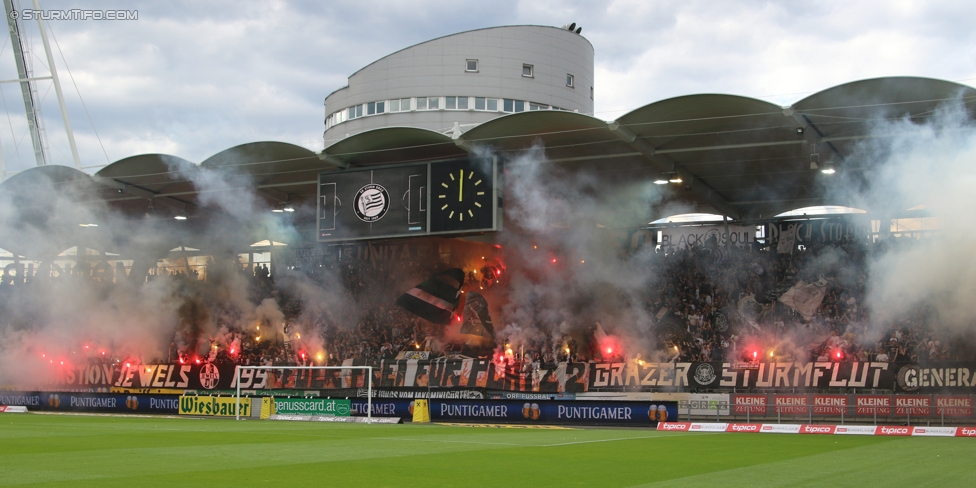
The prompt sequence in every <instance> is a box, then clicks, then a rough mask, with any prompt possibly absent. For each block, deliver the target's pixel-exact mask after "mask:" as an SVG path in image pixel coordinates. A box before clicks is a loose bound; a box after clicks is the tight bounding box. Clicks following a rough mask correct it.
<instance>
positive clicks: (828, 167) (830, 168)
mask: <svg viewBox="0 0 976 488" xmlns="http://www.w3.org/2000/svg"><path fill="white" fill-rule="evenodd" d="M820 172H821V173H823V174H825V175H832V174H834V173H836V172H837V171H836V170H835V169H834V163H832V162H830V161H827V163H826V164H824V168H823V169H822V170H820Z"/></svg>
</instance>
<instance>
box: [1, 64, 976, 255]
mask: <svg viewBox="0 0 976 488" xmlns="http://www.w3.org/2000/svg"><path fill="white" fill-rule="evenodd" d="M946 108H956V109H961V110H963V111H965V112H966V113H968V115H969V117H970V118H976V90H974V89H973V88H972V87H968V86H965V85H960V84H957V83H953V82H948V81H940V80H934V79H927V78H911V77H895V78H877V79H870V80H862V81H856V82H852V83H847V84H843V85H839V86H836V87H833V88H829V89H826V90H823V91H821V92H819V93H815V94H813V95H810V96H809V97H806V98H804V99H802V100H800V101H798V102H796V103H794V104H793V105H791V106H789V107H781V106H778V105H774V104H771V103H768V102H765V101H762V100H756V99H752V98H747V97H741V96H735V95H718V94H699V95H687V96H681V97H676V98H670V99H667V100H661V101H658V102H654V103H651V104H648V105H645V106H643V107H640V108H638V109H636V110H633V111H631V112H629V113H627V114H625V115H623V116H621V117H619V118H618V119H617V120H615V121H610V122H607V121H604V120H601V119H597V118H594V117H590V116H587V115H582V114H578V113H573V112H565V111H555V110H552V111H550V110H545V111H528V112H521V113H515V114H510V115H505V116H502V117H499V118H496V119H493V120H491V121H488V122H485V123H483V124H480V125H478V126H475V127H473V128H471V129H470V130H468V131H467V132H464V133H457V134H450V135H445V134H441V133H437V132H433V131H429V130H425V129H418V128H409V127H390V128H383V129H377V130H372V131H368V132H363V133H359V134H356V135H353V136H351V137H348V138H345V139H343V140H341V141H339V142H336V143H334V144H332V145H330V146H329V147H327V148H325V150H324V151H323V152H322V153H321V154H315V153H313V152H312V151H309V150H307V149H305V148H302V147H299V146H295V145H292V144H287V143H282V142H254V143H249V144H243V145H240V146H237V147H233V148H230V149H227V150H224V151H221V152H219V153H217V154H215V155H213V156H211V157H210V158H208V159H207V160H205V161H203V162H202V163H200V164H199V165H197V164H194V163H192V162H190V161H186V160H184V159H181V158H178V157H176V156H170V155H165V154H145V155H139V156H132V157H129V158H125V159H122V160H119V161H117V162H115V163H113V164H110V165H108V166H106V167H104V168H102V169H101V170H100V171H98V172H97V173H95V174H94V175H91V176H89V175H87V174H85V173H82V172H79V171H76V170H73V169H70V168H65V167H61V166H41V167H36V168H32V169H30V170H27V171H24V172H21V173H20V174H17V175H15V176H13V177H11V178H9V179H8V180H6V181H5V182H3V183H2V184H0V193H3V192H8V193H11V194H15V195H18V198H21V199H22V200H24V199H26V200H29V199H30V195H31V193H30V191H29V188H30V186H31V184H32V183H31V182H32V181H33V180H35V179H44V180H51V181H53V182H55V184H57V185H67V186H70V187H71V188H72V193H71V194H72V195H75V198H100V199H102V200H104V201H105V202H106V203H107V204H108V205H109V206H111V207H114V208H116V209H117V210H121V211H123V212H125V213H130V214H144V213H146V212H147V210H149V209H150V207H152V208H153V209H155V211H156V212H157V213H159V214H161V215H162V216H166V215H167V212H168V213H175V212H186V213H187V214H188V215H189V216H190V217H191V219H192V218H193V217H206V216H212V212H213V211H212V210H205V209H204V208H203V205H201V192H207V191H230V192H232V191H248V190H250V191H251V192H252V193H254V194H257V195H259V197H258V201H257V202H255V205H258V206H267V207H268V209H269V210H270V209H271V208H273V207H274V206H276V205H279V206H280V205H283V204H285V203H288V204H293V205H296V206H302V207H304V208H305V209H306V211H308V210H307V209H310V208H311V206H312V205H311V204H312V203H313V202H314V200H315V197H316V186H317V178H318V174H319V173H320V172H323V171H343V170H349V169H356V168H363V167H370V166H375V165H389V164H402V163H410V162H420V161H435V160H446V159H452V158H459V157H465V156H466V155H468V154H469V153H471V152H473V151H483V150H486V149H487V150H490V151H493V152H494V153H496V154H498V155H499V156H501V157H502V158H514V157H517V156H518V155H520V154H522V153H524V152H525V151H526V150H528V149H530V148H532V147H534V146H538V147H541V148H542V149H543V153H544V156H545V158H546V160H547V161H548V163H554V164H562V165H565V166H567V167H570V168H572V167H580V168H582V167H593V168H597V169H598V170H599V171H602V172H607V173H617V174H620V175H625V176H626V177H627V178H628V179H646V180H647V181H652V180H654V179H658V178H660V177H661V176H662V175H672V174H678V175H680V176H681V178H682V180H683V183H682V184H680V185H668V187H669V188H670V191H671V192H672V193H671V195H670V197H669V198H670V201H672V202H681V203H683V204H686V205H688V206H690V207H692V208H694V209H695V211H697V212H702V213H715V214H722V215H726V216H729V217H732V218H733V219H735V220H739V221H743V220H757V219H762V218H769V217H772V216H774V215H776V214H779V213H782V212H786V211H789V210H792V209H795V208H799V207H808V206H814V205H846V204H848V203H849V202H840V201H828V200H827V199H826V196H825V191H824V189H825V186H824V185H823V178H825V176H824V175H822V174H821V172H820V171H818V170H816V169H811V165H810V163H811V152H814V151H813V149H814V148H816V150H817V151H816V152H818V154H819V158H820V161H821V164H824V163H825V162H826V161H828V160H830V161H832V163H833V164H835V165H836V166H837V169H838V171H839V172H840V171H845V170H852V171H856V170H857V169H858V168H857V165H858V162H856V161H851V160H849V159H847V158H848V157H849V156H850V155H851V154H853V153H854V150H855V147H856V145H857V144H859V143H860V142H861V141H863V140H865V139H866V138H868V137H872V127H873V126H875V125H876V124H877V123H878V122H880V121H884V120H899V119H910V120H911V121H913V122H922V121H925V120H927V119H929V118H931V117H933V116H934V115H935V114H936V113H937V112H938V111H939V110H940V109H946ZM200 175H211V176H216V178H213V179H212V181H219V182H220V185H218V186H219V189H215V188H208V187H200V186H198V184H195V183H194V179H197V181H199V178H198V177H199V176H200ZM204 179H205V178H204ZM205 198H206V196H205ZM868 210H871V209H868ZM312 215H314V213H308V214H307V216H308V218H309V219H311V216H312ZM660 217H663V215H653V214H652V210H651V209H649V210H648V215H647V220H645V221H644V222H650V221H652V220H654V219H657V218H660ZM198 220H202V221H205V220H206V219H198ZM197 225H205V224H204V223H198V224H197ZM0 247H3V245H2V243H0Z"/></svg>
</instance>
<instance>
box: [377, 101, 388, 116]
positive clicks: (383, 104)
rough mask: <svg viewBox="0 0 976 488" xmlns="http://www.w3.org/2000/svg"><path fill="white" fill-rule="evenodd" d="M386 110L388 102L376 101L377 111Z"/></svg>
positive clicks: (379, 112)
mask: <svg viewBox="0 0 976 488" xmlns="http://www.w3.org/2000/svg"><path fill="white" fill-rule="evenodd" d="M383 112H386V102H385V101H383V102H376V113H378V114H381V113H383Z"/></svg>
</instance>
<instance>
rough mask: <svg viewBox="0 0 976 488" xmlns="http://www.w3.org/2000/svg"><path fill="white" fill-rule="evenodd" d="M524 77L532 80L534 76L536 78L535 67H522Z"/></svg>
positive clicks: (525, 65)
mask: <svg viewBox="0 0 976 488" xmlns="http://www.w3.org/2000/svg"><path fill="white" fill-rule="evenodd" d="M522 76H524V77H526V78H532V77H533V76H535V74H534V67H533V66H532V65H531V64H523V65H522Z"/></svg>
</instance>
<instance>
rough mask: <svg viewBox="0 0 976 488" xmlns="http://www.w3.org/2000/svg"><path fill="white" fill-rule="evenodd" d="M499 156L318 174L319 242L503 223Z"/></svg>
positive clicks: (440, 232)
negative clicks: (497, 157) (496, 157)
mask: <svg viewBox="0 0 976 488" xmlns="http://www.w3.org/2000/svg"><path fill="white" fill-rule="evenodd" d="M500 192H501V187H500V185H499V184H498V161H497V159H494V158H492V159H487V158H481V159H475V158H472V159H462V160H452V161H440V162H432V163H421V164H412V165H402V166H389V167H377V168H370V169H357V170H351V171H339V172H332V173H321V174H319V189H318V199H317V202H318V204H317V206H318V212H317V219H316V220H317V232H318V235H317V240H318V241H319V242H333V241H352V240H360V239H383V238H390V237H409V236H429V235H444V234H464V233H470V232H488V231H496V230H500V228H501V213H500V212H499V202H500Z"/></svg>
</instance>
